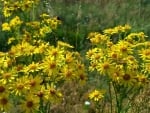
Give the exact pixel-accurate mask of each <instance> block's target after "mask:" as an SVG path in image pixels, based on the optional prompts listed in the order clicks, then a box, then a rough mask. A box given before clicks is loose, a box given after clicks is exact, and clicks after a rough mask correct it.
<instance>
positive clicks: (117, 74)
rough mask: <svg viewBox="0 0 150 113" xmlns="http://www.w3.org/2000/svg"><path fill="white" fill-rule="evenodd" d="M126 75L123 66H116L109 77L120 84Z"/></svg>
mask: <svg viewBox="0 0 150 113" xmlns="http://www.w3.org/2000/svg"><path fill="white" fill-rule="evenodd" d="M122 75H124V69H123V65H116V66H115V68H114V69H113V70H112V72H111V73H110V74H109V77H110V78H111V80H112V81H115V82H117V83H118V82H120V78H121V77H122Z"/></svg>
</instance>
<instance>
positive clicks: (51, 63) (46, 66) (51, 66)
mask: <svg viewBox="0 0 150 113" xmlns="http://www.w3.org/2000/svg"><path fill="white" fill-rule="evenodd" d="M42 66H43V70H44V72H46V73H48V75H49V76H51V75H55V74H56V73H57V72H58V66H57V62H56V60H55V59H54V58H53V57H51V58H49V57H47V58H45V60H44V61H43V63H42Z"/></svg>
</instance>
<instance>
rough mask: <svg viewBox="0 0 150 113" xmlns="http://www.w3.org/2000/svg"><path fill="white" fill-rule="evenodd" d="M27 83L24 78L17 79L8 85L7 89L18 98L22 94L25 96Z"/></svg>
mask: <svg viewBox="0 0 150 113" xmlns="http://www.w3.org/2000/svg"><path fill="white" fill-rule="evenodd" d="M27 81H28V78H27V77H25V76H23V77H21V78H17V80H16V81H14V82H13V83H12V84H11V85H10V87H9V89H10V90H12V93H14V94H15V95H19V96H20V95H22V94H25V93H26V92H27V90H28V89H29V87H28V85H27Z"/></svg>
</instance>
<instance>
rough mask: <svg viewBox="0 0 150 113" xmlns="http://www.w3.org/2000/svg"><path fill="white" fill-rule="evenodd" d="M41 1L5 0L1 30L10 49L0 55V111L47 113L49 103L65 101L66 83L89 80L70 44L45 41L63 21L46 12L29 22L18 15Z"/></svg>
mask: <svg viewBox="0 0 150 113" xmlns="http://www.w3.org/2000/svg"><path fill="white" fill-rule="evenodd" d="M38 2H39V0H20V1H15V2H11V1H6V0H2V3H3V6H4V7H3V14H4V17H5V18H6V21H5V22H4V23H2V26H1V28H2V29H1V31H2V32H4V33H6V34H8V36H9V37H8V38H9V39H8V44H9V45H10V49H9V50H8V51H7V52H0V112H15V111H13V108H14V107H16V110H17V111H18V112H25V113H33V112H43V113H44V112H47V110H49V105H50V104H55V103H58V102H61V100H62V99H63V94H62V92H61V91H60V88H61V86H62V84H63V83H65V82H66V81H70V82H71V81H74V80H76V81H78V83H84V82H85V81H86V69H85V66H84V64H83V63H82V58H81V56H80V54H79V53H78V52H74V51H70V50H71V49H72V48H73V47H72V46H71V45H69V44H67V43H65V42H61V41H58V43H57V44H56V45H55V46H54V45H51V44H49V43H48V42H45V40H44V38H45V37H47V34H50V33H51V32H53V30H54V29H57V26H58V25H59V24H61V21H60V20H58V19H57V18H56V17H50V16H49V15H48V14H46V13H42V14H41V15H40V17H39V18H34V19H33V18H29V20H28V19H25V18H24V16H23V15H16V14H17V12H20V11H21V12H28V13H29V12H31V10H32V9H34V8H35V6H36V5H38ZM19 14H21V13H19ZM36 19H37V20H36ZM77 70H78V71H77ZM17 111H16V112H17Z"/></svg>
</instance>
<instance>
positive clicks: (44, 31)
mask: <svg viewBox="0 0 150 113" xmlns="http://www.w3.org/2000/svg"><path fill="white" fill-rule="evenodd" d="M51 32H52V30H51V28H50V27H49V26H44V27H42V28H40V31H39V34H40V36H41V37H45V36H46V34H47V33H51Z"/></svg>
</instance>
